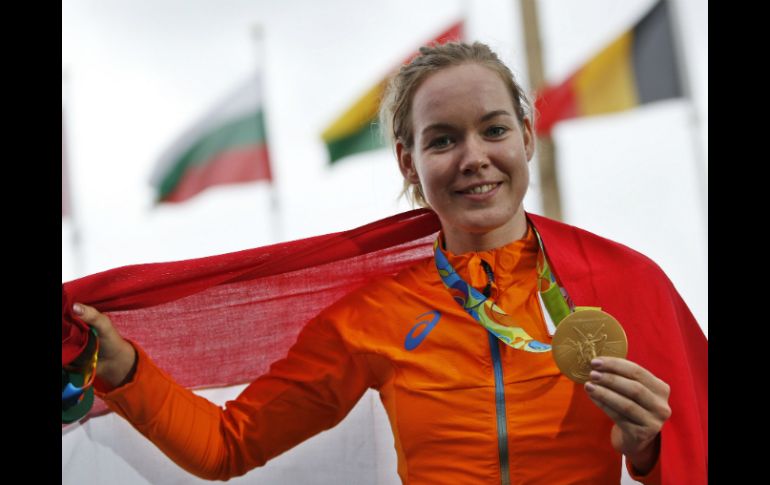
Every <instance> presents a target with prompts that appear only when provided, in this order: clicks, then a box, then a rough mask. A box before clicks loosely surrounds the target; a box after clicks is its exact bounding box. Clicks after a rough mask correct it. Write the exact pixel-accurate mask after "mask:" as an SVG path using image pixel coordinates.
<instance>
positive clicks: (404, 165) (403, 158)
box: [396, 141, 420, 184]
mask: <svg viewBox="0 0 770 485" xmlns="http://www.w3.org/2000/svg"><path fill="white" fill-rule="evenodd" d="M396 158H398V168H400V169H401V175H403V176H404V179H406V180H408V181H409V183H412V184H419V183H420V177H419V176H418V175H417V168H416V167H415V166H414V159H413V158H412V151H411V150H408V149H407V148H406V147H405V146H404V144H403V143H402V142H400V141H397V142H396Z"/></svg>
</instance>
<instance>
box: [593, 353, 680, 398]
mask: <svg viewBox="0 0 770 485" xmlns="http://www.w3.org/2000/svg"><path fill="white" fill-rule="evenodd" d="M591 368H592V369H594V370H597V371H600V372H603V373H612V374H618V375H621V376H623V377H625V378H627V379H630V380H633V381H637V382H640V383H641V384H642V385H643V386H644V387H646V388H647V389H650V390H651V391H652V392H653V393H655V394H656V395H660V396H665V398H666V399H668V396H669V393H670V392H671V388H670V387H669V385H668V384H666V383H665V382H664V381H662V380H661V379H659V378H658V377H657V376H655V375H654V374H653V373H652V372H650V371H648V370H647V369H645V368H644V367H642V366H640V365H639V364H637V363H636V362H633V361H630V360H627V359H621V358H619V357H607V356H602V357H600V358H597V359H594V360H592V361H591Z"/></svg>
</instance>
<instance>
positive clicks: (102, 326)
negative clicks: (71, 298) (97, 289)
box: [72, 303, 113, 336]
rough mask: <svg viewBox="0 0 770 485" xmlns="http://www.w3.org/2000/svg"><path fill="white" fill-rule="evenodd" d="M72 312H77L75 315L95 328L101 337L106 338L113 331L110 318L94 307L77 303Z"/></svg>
mask: <svg viewBox="0 0 770 485" xmlns="http://www.w3.org/2000/svg"><path fill="white" fill-rule="evenodd" d="M72 311H73V312H75V315H77V316H78V317H80V319H81V320H83V321H84V322H86V323H87V324H88V325H90V326H92V327H94V328H95V329H96V331H97V332H98V333H99V335H101V336H105V335H107V334H108V333H110V332H111V331H113V327H112V322H111V321H110V318H109V317H108V316H107V315H105V314H104V313H101V312H99V310H97V309H96V308H94V307H92V306H88V305H84V304H83V303H75V304H74V305H72Z"/></svg>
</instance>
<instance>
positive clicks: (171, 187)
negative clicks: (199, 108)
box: [151, 74, 272, 203]
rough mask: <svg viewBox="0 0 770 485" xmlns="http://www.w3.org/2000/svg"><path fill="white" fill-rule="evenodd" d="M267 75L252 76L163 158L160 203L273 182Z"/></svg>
mask: <svg viewBox="0 0 770 485" xmlns="http://www.w3.org/2000/svg"><path fill="white" fill-rule="evenodd" d="M261 88H262V86H261V76H259V75H258V74H257V75H254V76H251V77H250V78H249V79H248V80H247V81H246V82H244V83H243V84H242V85H241V86H240V87H239V88H237V89H236V90H234V91H233V92H232V93H231V94H230V95H229V96H228V97H227V98H226V99H225V100H224V101H223V102H221V103H219V104H218V105H217V106H215V107H214V108H213V109H212V110H211V111H210V112H209V113H208V114H207V115H206V116H204V117H203V118H202V119H201V120H200V121H199V122H198V123H196V124H195V125H193V126H192V127H191V128H190V129H189V130H188V131H187V132H186V133H184V134H183V135H182V136H181V137H180V138H179V139H178V140H177V141H176V142H175V143H174V144H173V145H172V146H171V147H170V148H169V149H168V150H167V151H166V152H165V153H164V154H163V155H162V156H161V159H160V161H159V162H158V165H157V166H156V168H155V172H154V173H153V175H152V178H151V183H152V185H153V186H154V187H155V188H156V202H157V203H160V202H182V201H185V200H187V199H189V198H191V197H193V196H195V195H196V194H198V193H200V192H201V191H203V190H204V189H206V188H208V187H211V186H215V185H224V184H233V183H241V182H252V181H255V180H267V181H270V180H272V175H271V173H270V160H269V157H268V150H267V138H266V131H265V118H264V114H263V111H262V105H263V102H262V89H261Z"/></svg>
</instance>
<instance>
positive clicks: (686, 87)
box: [661, 0, 708, 248]
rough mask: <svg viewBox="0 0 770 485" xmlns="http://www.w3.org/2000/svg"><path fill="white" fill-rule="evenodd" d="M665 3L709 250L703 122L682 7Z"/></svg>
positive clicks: (666, 0)
mask: <svg viewBox="0 0 770 485" xmlns="http://www.w3.org/2000/svg"><path fill="white" fill-rule="evenodd" d="M661 1H663V2H664V4H665V7H666V8H668V11H669V16H670V17H669V18H671V24H672V25H671V35H672V43H673V46H674V54H675V56H676V57H675V59H676V61H677V62H675V63H674V64H675V65H676V66H677V73H678V74H679V79H680V85H681V86H682V91H683V92H682V94H683V96H684V98H686V99H687V100H688V101H689V103H687V129H688V131H689V132H690V141H691V143H692V146H693V156H694V160H695V177H696V179H697V185H698V188H697V190H698V196H699V202H700V204H699V208H700V211H701V216H702V218H703V226H702V227H703V229H704V233H705V234H704V235H705V236H706V237H705V241H706V248H708V173H707V170H708V169H707V167H708V164H707V162H706V157H705V155H704V153H703V146H702V145H701V142H700V134H701V122H700V116H699V114H698V110H697V109H696V107H695V99H694V98H693V95H692V80H691V79H690V75H689V70H688V68H687V62H686V60H687V55H686V52H685V49H684V41H683V39H682V20H681V19H682V18H683V17H682V16H681V15H680V7H677V6H676V5H675V4H676V2H671V1H669V0H661Z"/></svg>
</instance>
